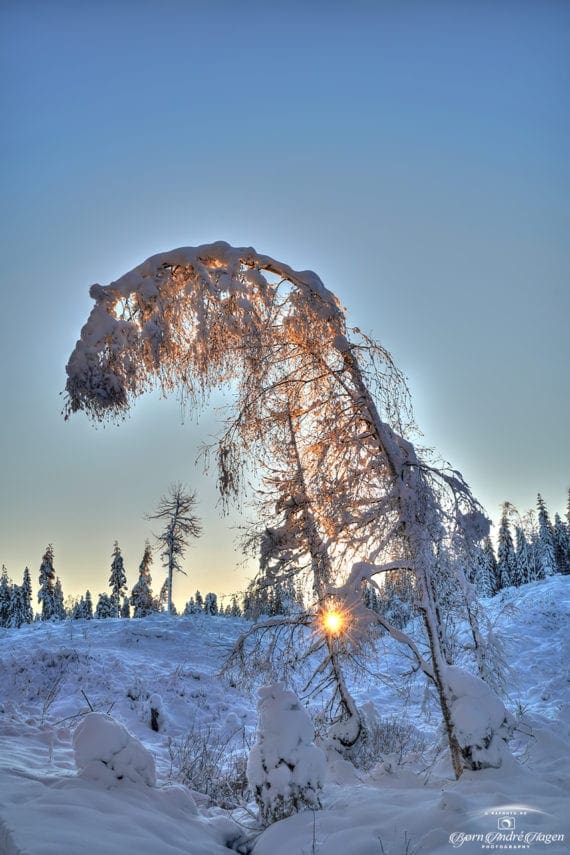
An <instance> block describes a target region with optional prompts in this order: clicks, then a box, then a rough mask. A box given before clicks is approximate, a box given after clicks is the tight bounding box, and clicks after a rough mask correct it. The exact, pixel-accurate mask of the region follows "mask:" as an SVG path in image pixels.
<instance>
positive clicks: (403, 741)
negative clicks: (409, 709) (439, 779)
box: [346, 703, 427, 769]
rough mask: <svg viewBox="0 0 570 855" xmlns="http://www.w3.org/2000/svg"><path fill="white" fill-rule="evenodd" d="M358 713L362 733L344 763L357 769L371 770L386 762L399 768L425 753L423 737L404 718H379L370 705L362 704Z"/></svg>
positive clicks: (425, 746)
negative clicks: (347, 762) (347, 760)
mask: <svg viewBox="0 0 570 855" xmlns="http://www.w3.org/2000/svg"><path fill="white" fill-rule="evenodd" d="M359 712H360V717H361V722H362V733H361V735H360V737H359V739H358V741H357V742H356V744H355V745H354V746H352V748H350V750H349V751H347V752H346V753H347V759H349V760H350V761H351V762H352V763H354V765H355V766H357V767H358V768H360V769H371V768H372V767H373V766H374V765H375V764H376V763H379V762H380V761H384V760H386V759H387V758H390V761H391V762H392V763H395V764H396V765H398V766H399V765H402V764H404V763H406V762H409V761H410V760H412V759H414V757H415V756H418V755H422V754H423V753H424V752H425V751H426V748H427V740H426V738H425V736H424V734H423V733H422V732H421V731H420V730H418V728H417V727H415V726H414V725H413V724H412V723H411V722H409V721H406V719H405V718H401V717H400V718H397V717H396V716H392V717H389V718H380V717H379V716H378V715H377V714H376V711H375V709H374V707H373V705H372V704H371V703H366V704H364V705H363V707H362V708H361V709H360V710H359Z"/></svg>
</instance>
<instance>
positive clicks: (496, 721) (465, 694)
mask: <svg viewBox="0 0 570 855" xmlns="http://www.w3.org/2000/svg"><path fill="white" fill-rule="evenodd" d="M445 677H446V680H447V684H448V686H449V688H450V690H451V694H452V698H453V700H452V703H451V712H452V716H453V720H454V721H455V722H457V723H458V726H457V728H456V736H457V739H458V741H459V744H460V746H461V749H462V752H463V755H464V757H465V759H466V760H467V761H468V767H469V768H471V769H485V768H489V767H491V768H495V769H498V768H499V767H500V766H501V765H502V763H503V762H504V761H505V760H506V759H507V758H510V756H511V755H510V752H509V750H508V748H507V741H508V739H509V737H510V736H511V733H512V730H513V725H514V721H513V719H512V716H511V715H510V714H509V713H508V712H507V710H506V709H505V707H504V705H503V703H502V701H501V700H500V699H499V698H498V697H497V695H495V693H494V692H492V691H491V689H490V688H489V686H488V685H487V683H485V682H484V681H483V680H481V679H479V677H475V675H473V674H469V673H468V672H467V671H464V670H463V669H461V668H456V667H454V666H448V667H447V668H446V671H445Z"/></svg>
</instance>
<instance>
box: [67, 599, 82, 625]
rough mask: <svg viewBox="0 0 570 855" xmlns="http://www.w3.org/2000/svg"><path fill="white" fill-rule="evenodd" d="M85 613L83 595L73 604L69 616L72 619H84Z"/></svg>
mask: <svg viewBox="0 0 570 855" xmlns="http://www.w3.org/2000/svg"><path fill="white" fill-rule="evenodd" d="M84 614H85V599H84V598H83V597H81V598H80V599H79V600H77V602H75V603H74V604H73V607H72V608H71V609H70V612H69V616H70V618H71V619H72V620H82V619H83V616H84Z"/></svg>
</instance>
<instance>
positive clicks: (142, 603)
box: [131, 541, 156, 618]
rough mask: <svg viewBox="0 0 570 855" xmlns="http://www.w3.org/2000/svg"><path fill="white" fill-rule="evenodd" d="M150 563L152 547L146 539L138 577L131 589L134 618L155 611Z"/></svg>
mask: <svg viewBox="0 0 570 855" xmlns="http://www.w3.org/2000/svg"><path fill="white" fill-rule="evenodd" d="M151 564H152V549H151V548H150V544H149V543H148V541H147V543H146V545H145V549H144V553H143V557H142V560H141V563H140V564H139V578H138V581H137V583H136V585H135V586H134V587H133V590H132V591H131V606H132V607H133V609H134V612H133V617H135V618H142V617H147V615H150V614H152V613H153V612H154V611H156V601H155V599H154V595H153V593H152V589H151V583H152V577H151V575H150V565H151Z"/></svg>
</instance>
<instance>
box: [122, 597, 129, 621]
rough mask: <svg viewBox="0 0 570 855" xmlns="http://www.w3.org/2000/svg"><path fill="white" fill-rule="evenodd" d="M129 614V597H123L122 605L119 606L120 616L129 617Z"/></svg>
mask: <svg viewBox="0 0 570 855" xmlns="http://www.w3.org/2000/svg"><path fill="white" fill-rule="evenodd" d="M130 616H131V607H130V604H129V598H128V597H123V605H122V606H121V617H122V618H130Z"/></svg>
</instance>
